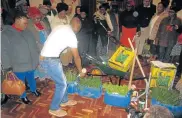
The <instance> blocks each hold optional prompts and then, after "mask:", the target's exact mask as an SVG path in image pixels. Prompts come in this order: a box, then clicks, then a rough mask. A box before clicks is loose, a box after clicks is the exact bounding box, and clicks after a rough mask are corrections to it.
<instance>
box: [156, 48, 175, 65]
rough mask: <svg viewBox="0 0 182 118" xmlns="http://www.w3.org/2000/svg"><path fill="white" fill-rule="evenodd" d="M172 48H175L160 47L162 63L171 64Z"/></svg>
mask: <svg viewBox="0 0 182 118" xmlns="http://www.w3.org/2000/svg"><path fill="white" fill-rule="evenodd" d="M172 48H173V46H168V47H163V46H160V47H159V60H160V61H162V62H169V61H170V54H171V51H172Z"/></svg>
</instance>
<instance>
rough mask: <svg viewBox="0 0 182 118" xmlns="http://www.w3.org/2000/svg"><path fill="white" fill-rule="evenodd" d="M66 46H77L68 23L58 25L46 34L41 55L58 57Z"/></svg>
mask: <svg viewBox="0 0 182 118" xmlns="http://www.w3.org/2000/svg"><path fill="white" fill-rule="evenodd" d="M67 47H70V48H77V38H76V35H75V33H74V32H73V30H72V28H71V26H70V25H60V26H58V27H56V28H55V29H54V30H53V31H52V32H51V34H50V35H49V36H48V38H47V40H46V42H45V44H44V47H43V48H42V51H41V56H44V57H59V55H60V53H61V52H62V51H63V50H65V49H66V48H67Z"/></svg>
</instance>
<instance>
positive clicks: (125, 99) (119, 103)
mask: <svg viewBox="0 0 182 118" xmlns="http://www.w3.org/2000/svg"><path fill="white" fill-rule="evenodd" d="M130 100H131V92H128V94H127V95H125V96H122V95H119V94H109V93H107V92H105V94H104V103H105V104H108V105H112V106H116V107H122V108H127V107H128V106H129V104H130Z"/></svg>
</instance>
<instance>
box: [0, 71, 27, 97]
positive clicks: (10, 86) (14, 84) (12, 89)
mask: <svg viewBox="0 0 182 118" xmlns="http://www.w3.org/2000/svg"><path fill="white" fill-rule="evenodd" d="M24 92H25V84H24V82H23V81H21V80H20V79H18V78H17V77H16V75H15V74H14V73H13V72H8V73H7V74H6V78H5V80H4V81H3V83H2V93H4V94H7V95H22V94H23V93H24Z"/></svg>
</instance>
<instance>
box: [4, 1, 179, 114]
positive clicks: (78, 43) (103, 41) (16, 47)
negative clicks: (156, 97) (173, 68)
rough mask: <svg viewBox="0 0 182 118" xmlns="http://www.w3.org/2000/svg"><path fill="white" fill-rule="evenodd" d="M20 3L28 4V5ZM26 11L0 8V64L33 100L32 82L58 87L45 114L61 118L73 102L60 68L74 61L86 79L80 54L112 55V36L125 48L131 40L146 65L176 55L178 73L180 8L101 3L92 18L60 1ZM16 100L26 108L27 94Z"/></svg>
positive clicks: (147, 3) (81, 8)
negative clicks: (24, 85) (120, 7)
mask: <svg viewBox="0 0 182 118" xmlns="http://www.w3.org/2000/svg"><path fill="white" fill-rule="evenodd" d="M22 4H24V5H22V6H23V7H25V6H26V2H25V3H22ZM26 8H27V9H25V8H24V9H23V11H21V10H19V9H16V8H15V9H12V10H11V11H10V12H7V11H5V9H3V8H2V9H1V14H2V18H1V21H2V26H1V35H2V38H1V64H2V67H3V69H4V70H5V71H13V72H14V73H15V75H16V76H17V77H18V78H19V79H20V80H22V81H23V82H25V81H27V83H28V86H29V87H30V91H31V92H32V93H33V94H34V95H35V96H37V97H39V96H40V95H41V93H40V92H39V91H38V90H37V87H36V81H35V78H36V77H38V78H40V79H41V80H44V79H45V78H51V79H52V80H53V81H54V82H55V86H56V88H55V93H54V97H53V100H52V103H51V105H50V110H49V113H50V114H52V115H55V116H65V115H66V114H67V113H66V111H64V110H62V109H61V108H60V107H61V106H65V105H75V104H76V103H77V102H76V101H74V100H68V96H67V92H66V86H67V84H66V78H65V75H64V72H63V68H62V65H63V66H68V65H70V64H73V63H74V64H75V65H76V67H77V69H78V72H79V75H80V76H81V77H84V76H85V73H84V72H83V71H82V70H83V67H87V66H88V65H89V62H88V61H87V60H86V58H85V57H84V54H86V53H87V54H90V55H92V56H106V57H110V56H111V55H112V54H113V53H114V52H115V51H116V49H117V47H116V45H115V43H113V42H112V41H111V40H110V37H115V40H118V42H120V45H122V46H125V47H128V48H131V45H130V44H129V41H128V38H130V39H131V41H132V44H133V46H134V47H135V48H137V50H138V51H137V55H138V56H139V57H144V56H147V57H148V58H149V61H151V60H160V61H162V62H172V61H173V59H174V58H175V57H176V56H178V57H177V58H179V56H180V59H178V60H179V61H180V62H179V66H178V69H177V74H176V75H177V76H180V75H181V71H182V67H181V66H182V65H181V61H182V59H181V58H182V53H181V50H182V46H181V44H182V20H181V19H180V18H178V17H177V15H176V13H177V12H178V11H179V10H180V8H178V7H177V6H176V4H175V3H172V4H171V6H169V3H168V2H166V0H162V1H161V2H159V3H158V5H157V7H156V6H155V5H153V4H152V1H151V0H143V3H142V4H141V5H139V6H136V5H135V2H134V1H133V0H128V1H127V2H126V8H125V10H123V11H119V10H118V5H117V4H108V3H103V4H101V5H100V6H99V8H98V9H97V11H96V12H95V13H94V14H93V18H92V19H89V18H88V13H89V11H88V9H87V8H86V7H85V6H77V7H76V8H75V10H74V11H75V14H72V12H71V10H72V8H71V6H69V5H67V4H66V3H64V2H60V3H58V4H57V6H56V8H53V7H51V4H50V3H45V4H44V5H39V7H27V6H26ZM146 45H148V46H149V47H150V48H146V47H147V46H146ZM73 58H74V62H73ZM20 98H21V100H22V102H23V103H25V104H30V103H31V101H30V100H29V99H28V97H27V96H26V92H24V93H23V94H22V95H21V96H20Z"/></svg>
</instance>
